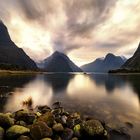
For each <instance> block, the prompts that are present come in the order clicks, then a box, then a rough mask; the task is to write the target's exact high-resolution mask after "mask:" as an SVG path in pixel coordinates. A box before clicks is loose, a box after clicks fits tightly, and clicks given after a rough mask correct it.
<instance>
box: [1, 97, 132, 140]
mask: <svg viewBox="0 0 140 140" xmlns="http://www.w3.org/2000/svg"><path fill="white" fill-rule="evenodd" d="M23 105H26V106H27V109H21V110H18V111H16V112H14V113H0V140H85V139H88V140H92V139H94V140H114V139H121V138H122V139H125V140H130V139H131V136H130V135H129V134H128V133H127V132H126V131H124V130H123V129H121V128H115V129H114V128H112V127H111V126H110V125H108V124H106V123H105V122H103V121H101V120H98V119H95V118H94V116H93V117H86V118H84V117H83V116H82V115H81V114H80V113H77V112H72V113H70V112H67V111H66V110H65V109H64V108H63V107H62V106H61V103H60V102H55V103H54V104H53V105H52V107H48V106H47V105H44V106H37V107H36V108H35V109H32V107H31V106H32V101H31V100H28V101H24V102H23ZM112 124H113V123H112ZM128 125H129V126H130V127H133V126H132V124H131V123H128Z"/></svg>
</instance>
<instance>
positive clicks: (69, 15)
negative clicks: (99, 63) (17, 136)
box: [0, 0, 140, 59]
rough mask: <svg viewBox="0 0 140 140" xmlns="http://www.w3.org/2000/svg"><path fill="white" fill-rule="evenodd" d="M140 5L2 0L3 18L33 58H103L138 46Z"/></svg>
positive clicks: (107, 0)
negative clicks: (60, 55) (58, 53)
mask: <svg viewBox="0 0 140 140" xmlns="http://www.w3.org/2000/svg"><path fill="white" fill-rule="evenodd" d="M139 5H140V2H139V0H135V1H130V0H123V1H122V0H0V18H1V19H2V20H4V22H5V23H6V24H7V26H8V28H9V30H10V33H11V35H12V38H14V39H15V40H16V41H17V42H15V43H18V42H19V43H20V45H21V46H20V47H22V48H25V50H27V51H28V54H30V53H32V57H34V58H37V56H38V54H37V53H38V52H40V58H39V57H38V58H39V59H41V57H42V56H45V54H46V57H47V55H48V54H49V53H52V52H53V51H56V50H58V51H61V52H64V53H67V54H70V53H73V52H74V53H75V52H76V51H77V52H79V51H83V50H86V51H87V52H85V53H90V54H91V52H96V53H94V55H96V54H101V55H103V56H104V53H106V52H109V51H112V52H114V53H116V52H117V50H118V49H119V48H121V47H126V46H127V45H130V44H132V43H134V42H137V40H138V39H139V36H140V32H139V30H138V29H139V27H140V24H139V23H140V18H139V17H140V16H139V13H140V6H139ZM28 42H29V43H28ZM30 42H31V43H30ZM22 44H24V45H22ZM102 50H105V51H102ZM81 53H82V55H83V52H81ZM126 53H127V52H126ZM74 57H77V56H74ZM95 57H98V56H95ZM91 58H93V53H92V54H91Z"/></svg>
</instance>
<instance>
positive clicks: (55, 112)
mask: <svg viewBox="0 0 140 140" xmlns="http://www.w3.org/2000/svg"><path fill="white" fill-rule="evenodd" d="M52 114H54V115H55V116H57V115H61V109H60V108H58V109H54V110H52Z"/></svg>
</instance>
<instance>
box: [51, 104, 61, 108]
mask: <svg viewBox="0 0 140 140" xmlns="http://www.w3.org/2000/svg"><path fill="white" fill-rule="evenodd" d="M60 107H61V102H55V103H54V104H53V105H52V108H54V109H58V108H60Z"/></svg>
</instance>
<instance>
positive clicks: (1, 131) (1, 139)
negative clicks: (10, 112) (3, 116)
mask: <svg viewBox="0 0 140 140" xmlns="http://www.w3.org/2000/svg"><path fill="white" fill-rule="evenodd" d="M0 140H4V129H3V128H2V127H0Z"/></svg>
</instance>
